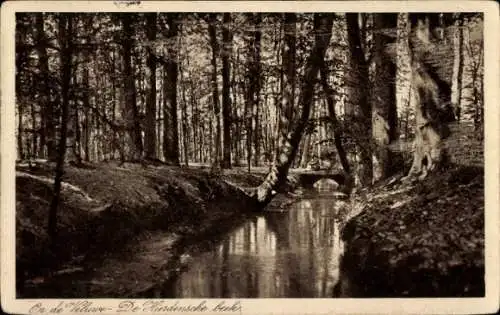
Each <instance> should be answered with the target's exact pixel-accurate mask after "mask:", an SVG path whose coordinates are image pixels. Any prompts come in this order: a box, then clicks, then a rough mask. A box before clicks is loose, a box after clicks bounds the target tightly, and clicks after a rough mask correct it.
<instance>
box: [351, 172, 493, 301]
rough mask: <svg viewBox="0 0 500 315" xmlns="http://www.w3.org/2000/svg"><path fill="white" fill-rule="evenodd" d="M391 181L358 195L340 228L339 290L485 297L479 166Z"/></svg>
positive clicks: (362, 293) (365, 293) (388, 294)
mask: <svg viewBox="0 0 500 315" xmlns="http://www.w3.org/2000/svg"><path fill="white" fill-rule="evenodd" d="M400 179H401V176H396V177H393V178H391V179H388V180H387V181H385V182H384V183H381V184H379V185H377V186H376V187H374V188H372V189H370V190H368V191H365V192H362V193H361V194H359V195H358V196H356V197H355V199H357V200H355V201H354V203H357V205H358V207H359V208H362V209H363V211H362V212H361V213H360V214H358V215H357V216H355V217H354V218H353V219H351V220H350V221H349V222H348V224H347V225H346V227H345V228H344V230H343V239H344V241H345V242H346V248H345V254H344V261H343V263H342V272H344V273H348V274H349V275H348V276H347V277H346V278H349V279H350V280H351V281H350V282H351V283H350V284H349V285H350V288H348V289H347V291H349V292H344V294H348V295H349V296H352V295H360V296H370V297H377V296H378V297H391V296H393V297H396V296H402V297H404V296H419V297H434V296H483V295H484V290H485V289H484V183H483V180H484V169H483V168H482V167H477V166H457V165H455V166H453V167H451V168H450V169H448V170H446V171H443V172H442V173H435V174H432V175H428V178H426V179H425V180H424V181H420V182H414V183H411V184H408V183H403V182H402V181H401V180H400Z"/></svg>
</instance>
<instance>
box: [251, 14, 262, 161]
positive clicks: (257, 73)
mask: <svg viewBox="0 0 500 315" xmlns="http://www.w3.org/2000/svg"><path fill="white" fill-rule="evenodd" d="M254 23H255V24H254V26H255V35H254V36H255V40H254V58H253V61H254V64H253V67H254V72H253V81H252V83H253V88H252V90H253V106H252V108H253V117H254V121H255V123H254V137H253V140H254V148H255V155H254V165H255V166H259V165H260V145H261V141H262V140H261V138H262V132H261V126H260V125H261V123H260V90H261V80H262V79H261V65H260V51H261V37H262V32H261V30H260V27H261V26H260V24H261V23H262V13H255V15H254Z"/></svg>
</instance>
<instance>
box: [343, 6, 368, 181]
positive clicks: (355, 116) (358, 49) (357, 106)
mask: <svg viewBox="0 0 500 315" xmlns="http://www.w3.org/2000/svg"><path fill="white" fill-rule="evenodd" d="M346 22H347V39H348V45H349V52H350V58H349V77H350V80H351V81H352V82H353V83H351V84H349V89H348V93H349V94H348V98H349V106H348V107H347V109H346V114H347V115H348V116H350V119H351V121H352V125H351V126H350V128H351V129H352V130H353V131H352V133H353V134H354V137H355V142H356V151H357V154H359V164H358V167H357V170H356V173H357V177H358V180H359V183H360V184H361V185H362V186H366V185H370V184H371V183H372V178H373V170H372V152H371V151H372V150H371V147H372V144H371V139H372V121H371V120H372V119H371V116H372V108H371V106H370V103H369V101H368V89H367V87H368V77H369V76H368V65H367V62H366V59H365V53H364V52H363V49H362V47H363V46H362V42H361V32H360V28H359V22H358V14H357V13H347V14H346Z"/></svg>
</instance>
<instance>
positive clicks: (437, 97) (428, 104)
mask: <svg viewBox="0 0 500 315" xmlns="http://www.w3.org/2000/svg"><path fill="white" fill-rule="evenodd" d="M435 15H437V14H435ZM433 20H435V16H433V14H416V13H415V14H410V21H411V27H412V31H411V37H410V46H411V51H412V88H413V91H414V92H413V98H412V101H413V104H414V106H415V123H416V128H415V130H416V131H415V143H414V154H413V164H412V166H411V169H410V172H409V173H408V176H407V178H406V179H411V178H413V177H416V176H418V178H419V179H424V178H425V177H426V176H427V174H428V172H430V171H433V170H435V169H438V168H440V167H441V166H443V165H444V164H445V162H446V161H447V158H448V156H447V152H446V149H445V148H444V146H443V139H445V138H447V137H448V136H449V134H450V130H449V128H448V126H447V123H448V122H451V121H453V120H454V115H453V112H452V111H451V106H449V103H450V97H451V88H450V84H449V83H448V82H446V81H444V80H442V79H441V78H440V77H439V75H438V73H437V69H435V68H434V67H433V66H432V64H431V62H430V61H429V60H428V58H429V57H432V45H430V42H431V37H430V36H431V34H432V33H433V32H431V30H430V29H429V25H430V23H432V21H433Z"/></svg>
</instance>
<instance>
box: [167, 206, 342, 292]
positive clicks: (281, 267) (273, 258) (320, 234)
mask: <svg viewBox="0 0 500 315" xmlns="http://www.w3.org/2000/svg"><path fill="white" fill-rule="evenodd" d="M334 202H335V201H334V200H332V199H326V198H325V199H314V200H302V201H300V202H298V203H297V204H295V205H294V206H292V208H291V209H290V211H289V212H269V213H266V214H265V215H264V216H256V217H254V218H252V219H250V220H248V221H247V222H246V223H245V224H244V225H243V226H241V227H239V228H237V229H236V230H235V231H234V232H232V233H231V234H230V235H228V236H227V237H226V238H225V239H224V240H223V241H222V242H221V243H219V245H217V247H216V248H215V249H214V250H213V251H212V252H210V253H206V254H202V255H201V256H200V257H198V258H197V259H196V260H195V262H194V263H193V264H191V266H190V269H189V270H187V271H186V273H184V274H181V275H180V277H179V280H178V282H177V285H176V288H177V292H176V296H177V297H193V298H196V297H225V298H231V297H249V298H252V297H291V298H293V297H326V296H332V291H333V286H334V285H335V283H336V282H337V279H338V258H339V257H338V255H339V250H340V247H339V244H340V243H339V242H340V239H339V233H338V222H336V220H335V215H336V213H335V212H336V211H335V209H334V206H333V205H334Z"/></svg>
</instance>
